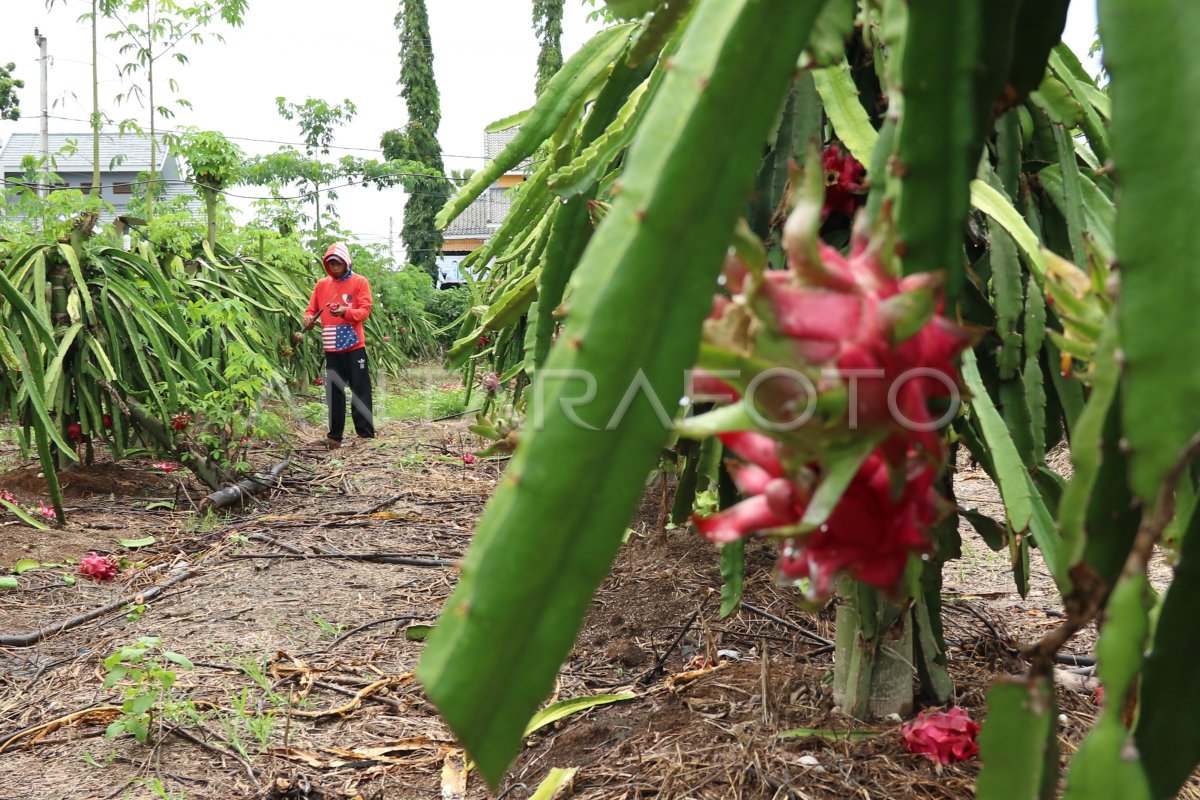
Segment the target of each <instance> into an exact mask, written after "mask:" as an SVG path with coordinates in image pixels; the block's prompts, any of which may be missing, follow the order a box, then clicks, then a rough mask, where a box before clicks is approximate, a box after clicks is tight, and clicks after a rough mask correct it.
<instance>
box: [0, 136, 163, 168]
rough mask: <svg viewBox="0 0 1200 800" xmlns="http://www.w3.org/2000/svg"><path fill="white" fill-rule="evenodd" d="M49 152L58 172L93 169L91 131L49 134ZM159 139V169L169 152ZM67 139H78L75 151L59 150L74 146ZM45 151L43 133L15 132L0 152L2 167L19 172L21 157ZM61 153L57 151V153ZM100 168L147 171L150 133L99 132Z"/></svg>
mask: <svg viewBox="0 0 1200 800" xmlns="http://www.w3.org/2000/svg"><path fill="white" fill-rule="evenodd" d="M48 138H49V145H50V153H51V155H53V156H54V162H55V166H54V170H55V171H56V172H91V171H92V132H91V131H85V132H83V133H52V134H50V136H49V137H48ZM156 138H157V139H158V150H157V152H156V155H157V157H158V158H157V160H158V169H160V170H161V169H162V168H163V165H164V164H165V163H166V160H167V156H168V152H167V147H166V145H165V144H164V143H163V141H162V138H161V137H156ZM68 140H72V141H74V142H75V152H74V153H60V152H59V151H61V150H62V149H63V148H67V147H70V146H71V143H70V142H69V141H68ZM41 152H42V142H41V134H38V133H14V134H13V135H12V136H10V137H9V139H8V144H7V145H5V147H4V150H3V152H0V171H3V172H6V173H9V172H20V171H21V159H22V158H24V157H25V156H27V155H31V156H34V157H37V156H40V155H41ZM56 153H57V154H58V155H55V154H56ZM100 169H101V171H103V172H122V173H125V172H128V173H135V174H136V173H138V172H147V171H149V169H150V137H149V136H145V135H138V134H135V133H127V134H125V135H120V134H114V133H101V134H100Z"/></svg>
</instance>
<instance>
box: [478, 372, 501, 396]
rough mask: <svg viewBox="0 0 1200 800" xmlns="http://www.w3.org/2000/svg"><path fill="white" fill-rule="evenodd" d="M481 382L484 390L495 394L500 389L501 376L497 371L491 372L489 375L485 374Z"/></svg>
mask: <svg viewBox="0 0 1200 800" xmlns="http://www.w3.org/2000/svg"><path fill="white" fill-rule="evenodd" d="M480 383H481V384H482V386H483V390H484V391H485V392H487V393H488V394H495V393H496V392H498V391H500V376H499V375H498V374H497V373H495V372H489V373H488V374H487V375H484V376H483V380H482V381H480Z"/></svg>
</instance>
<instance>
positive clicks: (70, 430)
mask: <svg viewBox="0 0 1200 800" xmlns="http://www.w3.org/2000/svg"><path fill="white" fill-rule="evenodd" d="M67 438H68V439H70V440H71V441H72V442H74V443H75V444H80V443H81V442H83V426H82V425H80V424H79V423H78V422H72V423H71V424H70V425H68V426H67Z"/></svg>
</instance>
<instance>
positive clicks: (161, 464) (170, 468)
mask: <svg viewBox="0 0 1200 800" xmlns="http://www.w3.org/2000/svg"><path fill="white" fill-rule="evenodd" d="M154 468H155V469H161V470H162V471H163V472H178V471H179V465H178V464H172V463H171V462H169V461H157V462H155V463H154Z"/></svg>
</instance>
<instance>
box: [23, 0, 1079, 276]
mask: <svg viewBox="0 0 1200 800" xmlns="http://www.w3.org/2000/svg"><path fill="white" fill-rule="evenodd" d="M399 5H400V4H399V0H388V1H387V2H384V1H383V0H341V2H336V3H331V2H328V1H327V0H249V10H248V12H247V15H246V24H245V25H244V26H243V27H241V28H235V29H230V28H228V26H225V25H224V24H223V23H220V24H218V25H214V26H213V29H214V30H217V31H220V32H221V33H223V34H224V35H225V38H226V42H225V43H224V44H222V43H220V42H217V41H215V40H213V41H210V42H209V43H207V44H205V45H203V46H194V45H189V46H188V47H187V48H186V49H185V50H184V52H186V53H187V54H188V55H189V57H190V58H191V63H190V64H189V65H187V66H180V65H177V64H174V63H170V64H168V63H167V62H165V61H164V62H161V63H162V64H163V65H164V66H161V67H159V68H158V72H156V75H155V78H156V83H157V84H158V85H159V86H160V87H165V85H166V80H165V79H166V78H174V79H175V80H177V81H178V83H179V88H180V92H179V96H180V97H183V98H186V99H187V100H189V101H191V103H192V104H193V109H191V110H189V109H179V113H178V116H177V117H176V119H174V120H167V121H165V123H160V124H165V125H166V126H169V127H174V126H183V125H196V126H198V127H200V128H202V129H206V130H218V131H221V132H222V133H224V134H225V135H226V136H229V137H231V138H235V141H236V142H237V144H238V145H239V146H241V147H242V149H243V150H245V151H246V152H247V153H249V154H256V153H268V152H271V151H273V150H275V149H276V148H277V146H278V145H276V144H273V143H270V142H257V141H248V139H263V140H274V141H276V142H292V143H296V142H299V133H298V130H297V128H296V127H295V123H293V122H288V121H287V120H284V119H282V118H281V117H280V116H279V115H278V113H277V112H276V110H275V98H276V97H278V96H284V97H286V98H288V100H291V101H293V102H297V103H302V102H303V101H304V100H305V99H306V98H308V97H319V98H321V99H323V100H326V101H329V102H331V103H334V102H341V101H342V100H343V99H346V98H348V99H350V100H352V101H353V102H354V103H355V105H356V106H358V115H357V117H356V118H355V119H354V121H353V122H352V123H351V124H350V125H348V126H346V127H345V128H342V129H340V130H339V132H338V134H337V138H336V139H335V140H334V141H335V145H337V146H339V147H342V148H363V149H361V150H348V149H346V150H343V149H336V150H334V151H333V152H332V153H331V155H335V156H337V155H342V154H345V153H354V154H357V155H361V156H364V157H368V158H370V157H381V156H380V154H379V153H378V151H377V148H378V147H379V136H380V134H381V133H382V132H383V131H385V130H388V129H390V128H396V127H400V126H402V125H403V124H404V122H405V120H406V115H405V109H404V103H403V100H402V99H401V98H400V97H399V95H398V87H397V86H396V79H397V77H398V74H399V59H398V56H397V52H398V50H399V40H398V38H397V32H396V30H395V28H394V27H393V18H394V16H395V14H396V11H397V9H398V8H399ZM427 6H428V8H429V17H430V29H431V36H432V39H433V46H434V70H435V73H436V77H437V81H438V87H439V89H440V90H441V101H442V103H441V104H442V125H441V129H440V130H439V133H438V138H439V140H440V142H441V145H442V150H443V152H444V153H446V165H447V167H448V168H462V167H476V168H478V167H479V166H481V165H482V164H483V159H482V156H483V128H484V126H486V125H487V124H488V123H490V122H492V121H493V120H496V119H499V118H501V117H505V116H507V115H509V114H511V113H513V112H516V111H520V110H521V109H524V108H527V107H528V106H529V105H531V104H532V102H533V85H534V71H535V68H536V59H537V42H536V40H535V39H534V36H533V32H532V29H531V20H530V13H531V12H530V6H531V3H530V0H427ZM90 7H91V3H90V2H89V1H88V0H65V1H64V0H57V1H56V2H55V4H54V8H53V9H52V10H49V11H47V10H46V4H45V0H3V12H2V13H3V24H2V25H0V64H3V63H8V62H10V61H12V62H15V63H16V70H15V75H16V77H18V78H21V79H22V80H24V81H25V88H24V90H23V91H22V92H21V93H20V101H21V112H22V117H21V119H20V120H19V121H17V122H6V121H0V143H6V142H7V141H8V137H9V135H10V134H11V133H13V132H15V131H31V132H36V131H37V130H38V119H39V113H40V109H39V99H38V64H37V57H38V51H37V45H36V44H35V42H34V37H33V29H34V27H35V26H36V27H38V28H39V29H40V30H41V32H42V33H43V34H44V35H45V36H47V38H48V40H49V51H50V55H51V65H50V78H49V84H50V90H49V91H50V103H51V110H50V114H51V120H50V130H51V132H54V133H79V132H85V131H87V130H88V123H87V118H88V114H89V113H90V111H91V67H90V35H91V34H90V28H89V27H88V26H87V25H86V24H81V23H78V22H77V21H76V19H77V17H78V16H79V15H80V14H82V13H84V12H85V11H86V10H88V9H90ZM588 10H589V7H587V6H585V5H584V4H583V2H582V0H566V15H565V16H566V19H565V21H564V27H565V31H564V36H563V52H564V54H565V55H568V56H569V54H570V53H572V52H574V51H575V50H576V49H578V48H579V46H580V45H581V44H582V43H583V42H584V41H585V40H586V39H587V38H588V37H590V36H591V35H592V34H593V33H594V32H595V31H596V30H598V29H599V26H598V24H597V23H587V22H586V17H587V12H588ZM102 25H103V26H104V27H102V34H103V33H104V32H107V30H111V27H112V25H113V23H111V22H108V21H103V22H102ZM1095 27H1096V23H1095V0H1073V2H1072V3H1071V13H1070V17H1069V19H1068V24H1067V32H1066V34H1065V35H1064V38H1065V39H1066V40H1067V43H1068V44H1070V45H1071V47H1072V48H1073V49H1074V50H1075V51H1076V52H1078V53H1080V54H1081V56H1082V55H1083V54H1084V53H1086V51H1087V48H1088V46H1089V45H1090V44H1091V41H1092V38H1093V35H1094V31H1095ZM116 50H117V45H116V44H114V43H112V42H107V41H102V42H101V56H100V64H101V66H100V80H101V84H100V103H101V105H102V106H103V108H104V109H105V111H106V112H107V113H108V115H109V116H110V117H112V118H113V119H117V120H120V119H124V118H127V117H135V118H137V119H138V120H139V121H140V122H142V123H143V124H147V123H148V116H147V114H146V112H145V111H144V110H143V109H141V108H140V107H138V106H137V105H136V104H135V105H133V106H129V105H125V106H117V105H116V104H115V103H114V97H115V96H116V95H117V94H118V93H119V92H121V91H122V90H123V88H124V85H123V83H122V79H121V78H120V76H119V75H118V74H117V64H118V63H121V62H123V61H124V60H125V59H123V58H122V57H121V56H119V55H118V53H117V52H116ZM164 72H165V73H166V74H165V75H164V74H163V73H164ZM156 91H159V90H156ZM160 97H161V95H160ZM60 118H68V119H60ZM236 137H243V138H236ZM235 191H238V192H242V193H246V194H252V193H253V191H252V190H245V187H243V188H242V189H238V190H235ZM403 203H404V195H403V193H402V191H401V190H399V189H394V190H388V191H384V192H379V191H377V190H375V189H362V188H354V189H344V190H341V193H340V200H339V203H338V210H339V211H340V213H341V219H342V225H343V226H344V227H346V228H349V229H350V230H352V231H354V232H356V233H358V234H359V235H360V236H362V238H364V239H365V240H368V241H378V242H386V241H387V239H388V220H389V217H390V218H393V219H394V220H395V230H396V240H397V241H396V248H395V252H396V254H397V256H398V257H399V256H400V255H401V254H402V249H401V246H400V243H399V230H400V225H401V219H402V217H403Z"/></svg>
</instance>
